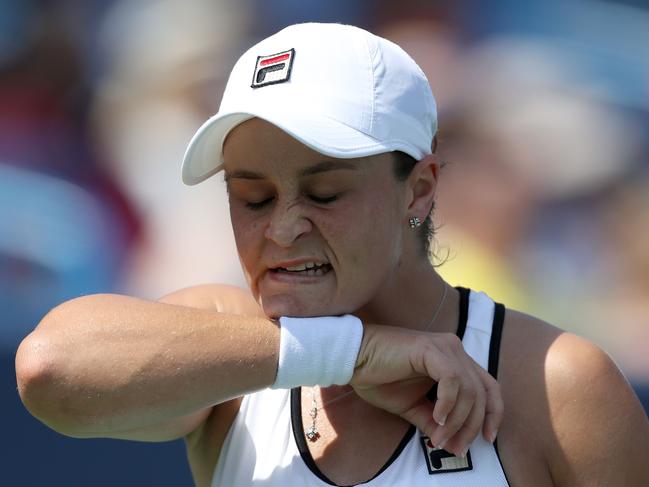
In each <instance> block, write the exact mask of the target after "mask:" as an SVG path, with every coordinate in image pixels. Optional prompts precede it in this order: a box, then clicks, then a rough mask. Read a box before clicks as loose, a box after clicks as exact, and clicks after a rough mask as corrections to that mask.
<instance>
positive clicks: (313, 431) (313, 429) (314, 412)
mask: <svg viewBox="0 0 649 487" xmlns="http://www.w3.org/2000/svg"><path fill="white" fill-rule="evenodd" d="M447 293H448V285H447V284H446V283H444V292H443V293H442V299H440V300H439V304H438V305H437V308H436V309H435V313H433V317H432V318H431V320H430V322H429V323H428V326H426V329H425V330H424V331H428V330H430V328H431V327H432V326H433V323H435V320H436V319H437V315H439V312H440V311H441V309H442V306H443V305H444V301H445V300H446V294H447ZM353 392H354V389H352V390H351V391H347V392H345V393H344V394H341V395H339V396H336V397H334V398H333V399H331V400H329V401H326V402H324V403H323V404H322V406H319V407H318V401H316V398H315V389H313V388H312V389H311V409H309V416H311V426H309V428H308V429H307V430H306V433H305V434H304V435H305V436H306V437H307V439H308V440H309V441H311V442H315V441H318V439H319V438H320V433H319V432H318V427H317V425H316V418H317V417H318V411H321V410H322V409H323V408H324V407H325V406H328V405H330V404H332V403H334V402H336V401H339V400H340V399H342V398H344V397H347V396H349V395H350V394H351V393H353Z"/></svg>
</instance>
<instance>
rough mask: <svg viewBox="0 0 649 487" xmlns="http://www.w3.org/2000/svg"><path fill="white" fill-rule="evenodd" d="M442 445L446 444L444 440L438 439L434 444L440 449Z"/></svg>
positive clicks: (442, 447)
mask: <svg viewBox="0 0 649 487" xmlns="http://www.w3.org/2000/svg"><path fill="white" fill-rule="evenodd" d="M444 445H446V440H440V442H439V443H438V444H437V445H435V446H436V447H437V448H439V449H440V450H443V449H444Z"/></svg>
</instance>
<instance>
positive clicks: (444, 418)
mask: <svg viewBox="0 0 649 487" xmlns="http://www.w3.org/2000/svg"><path fill="white" fill-rule="evenodd" d="M445 423H446V416H442V417H441V418H439V419H438V420H437V424H438V425H440V426H444V424H445Z"/></svg>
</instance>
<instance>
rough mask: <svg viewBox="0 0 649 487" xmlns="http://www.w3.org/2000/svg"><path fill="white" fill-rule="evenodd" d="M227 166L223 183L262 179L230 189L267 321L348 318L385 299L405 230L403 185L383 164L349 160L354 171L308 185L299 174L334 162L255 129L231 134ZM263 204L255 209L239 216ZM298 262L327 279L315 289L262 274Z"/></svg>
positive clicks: (237, 230)
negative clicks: (240, 174)
mask: <svg viewBox="0 0 649 487" xmlns="http://www.w3.org/2000/svg"><path fill="white" fill-rule="evenodd" d="M224 159H225V170H226V174H232V173H234V172H236V171H242V170H245V171H249V172H254V173H259V174H261V175H262V179H261V180H249V179H242V178H232V179H229V180H228V186H229V194H230V211H231V216H232V226H233V229H234V235H235V239H236V242H237V249H238V252H239V257H240V260H241V263H242V266H243V269H244V273H245V275H246V278H247V280H248V283H249V285H250V288H251V290H252V292H253V295H254V297H255V299H257V301H258V302H260V303H261V305H262V307H263V309H264V312H265V313H266V314H267V315H268V316H271V317H277V316H317V315H328V314H329V315H330V314H342V313H350V312H355V311H358V310H359V309H362V308H363V307H364V306H367V305H371V301H372V300H373V299H377V298H379V297H382V298H381V299H385V296H387V295H389V294H390V293H389V292H387V291H388V290H389V289H388V288H389V287H390V286H391V285H394V283H395V281H396V276H395V275H394V274H395V272H396V271H397V270H398V267H399V265H398V264H399V259H400V256H401V254H402V251H403V249H402V243H403V233H402V232H403V229H404V228H407V225H405V222H406V221H407V217H406V214H405V212H406V189H405V184H404V183H402V182H399V181H397V180H396V178H395V177H394V175H393V173H392V159H391V155H390V154H380V155H377V156H372V157H367V158H362V159H347V160H346V161H348V162H352V163H353V164H354V165H355V167H356V169H355V170H345V169H342V170H332V171H326V172H324V173H320V174H315V175H311V176H306V177H305V176H302V175H301V174H300V172H301V171H302V170H304V169H305V168H308V167H311V166H313V165H315V164H318V163H320V162H322V161H324V160H334V159H332V158H329V157H326V156H323V155H322V154H320V153H318V152H315V151H313V150H311V149H309V148H308V147H306V146H305V145H303V144H301V143H299V142H298V141H296V140H295V139H293V138H291V137H290V136H289V135H287V134H286V133H285V132H283V131H281V130H280V129H278V128H276V127H275V126H273V125H271V124H269V123H268V122H265V121H263V120H260V119H252V120H249V121H247V122H244V123H243V124H241V125H239V126H237V127H236V128H235V129H234V130H233V131H232V132H231V133H230V134H229V136H228V138H227V140H226V142H225V146H224ZM312 193H313V194H323V193H326V194H327V195H329V194H331V193H333V194H337V195H339V196H338V199H337V200H336V201H333V202H330V203H325V204H321V203H318V202H315V201H312V200H311V199H310V195H311V194H312ZM267 198H270V199H271V201H270V202H269V203H268V204H267V205H265V206H263V207H262V208H260V209H250V208H248V207H247V206H246V203H247V202H258V201H260V200H263V199H267ZM296 258H298V259H303V258H309V259H311V258H312V259H313V260H316V261H319V262H320V261H326V262H329V263H330V264H331V265H332V267H333V269H332V271H331V272H329V273H328V274H327V275H325V276H323V278H321V279H320V280H319V282H317V283H309V284H301V285H287V284H285V283H282V284H281V285H278V284H277V283H275V282H272V281H271V280H270V279H268V266H272V264H273V263H277V262H283V261H287V260H291V259H296ZM359 269H362V270H363V272H359V271H358V270H359Z"/></svg>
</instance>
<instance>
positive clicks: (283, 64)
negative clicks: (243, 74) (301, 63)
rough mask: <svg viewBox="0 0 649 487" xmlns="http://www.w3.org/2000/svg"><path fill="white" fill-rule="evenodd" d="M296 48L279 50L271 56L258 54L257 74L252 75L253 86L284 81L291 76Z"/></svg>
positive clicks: (257, 86)
mask: <svg viewBox="0 0 649 487" xmlns="http://www.w3.org/2000/svg"><path fill="white" fill-rule="evenodd" d="M294 57H295V49H289V50H288V51H283V52H278V53H277V54H271V55H269V56H258V57H257V64H256V66H255V74H254V75H253V77H252V85H250V86H251V87H252V88H259V87H260V86H266V85H274V84H276V83H284V82H285V81H288V79H289V78H290V77H291V67H292V66H293V58H294Z"/></svg>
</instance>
